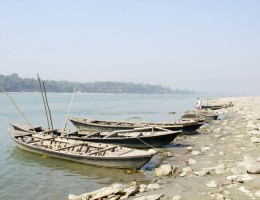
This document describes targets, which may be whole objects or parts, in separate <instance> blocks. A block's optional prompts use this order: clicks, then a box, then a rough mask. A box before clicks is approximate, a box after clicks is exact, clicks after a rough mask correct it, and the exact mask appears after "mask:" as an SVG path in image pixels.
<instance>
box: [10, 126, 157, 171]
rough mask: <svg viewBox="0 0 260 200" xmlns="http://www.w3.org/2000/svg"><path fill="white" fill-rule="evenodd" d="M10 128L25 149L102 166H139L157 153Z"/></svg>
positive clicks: (128, 167) (11, 133)
mask: <svg viewBox="0 0 260 200" xmlns="http://www.w3.org/2000/svg"><path fill="white" fill-rule="evenodd" d="M8 131H9V133H10V135H11V137H12V139H13V140H14V142H15V143H16V145H17V146H18V147H19V148H21V149H23V150H26V151H29V152H33V153H38V154H43V155H48V156H51V157H56V158H61V159H65V160H70V161H75V162H80V163H84V164H89V165H95V166H100V167H112V168H122V169H139V168H141V167H142V166H143V165H144V164H146V163H147V162H149V161H150V160H151V158H152V157H153V155H154V154H155V153H154V152H152V153H151V152H149V151H143V150H137V149H131V148H127V147H121V146H118V145H110V144H102V143H92V142H86V141H80V140H75V139H68V138H61V137H54V136H52V135H50V134H47V135H44V134H42V132H40V133H37V132H33V131H19V130H14V129H8Z"/></svg>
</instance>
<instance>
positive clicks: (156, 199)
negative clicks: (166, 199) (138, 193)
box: [133, 194, 164, 200]
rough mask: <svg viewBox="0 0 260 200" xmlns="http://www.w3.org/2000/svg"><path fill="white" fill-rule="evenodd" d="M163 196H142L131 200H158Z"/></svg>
mask: <svg viewBox="0 0 260 200" xmlns="http://www.w3.org/2000/svg"><path fill="white" fill-rule="evenodd" d="M162 196H164V195H163V194H155V195H149V196H143V197H138V198H135V199H133V200H159V199H160V198H161V197H162Z"/></svg>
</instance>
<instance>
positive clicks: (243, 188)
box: [238, 186, 253, 197]
mask: <svg viewBox="0 0 260 200" xmlns="http://www.w3.org/2000/svg"><path fill="white" fill-rule="evenodd" d="M238 190H240V191H241V192H244V193H245V194H246V195H247V196H249V197H252V196H253V194H252V192H251V191H250V190H249V189H247V188H245V187H243V186H241V187H239V188H238Z"/></svg>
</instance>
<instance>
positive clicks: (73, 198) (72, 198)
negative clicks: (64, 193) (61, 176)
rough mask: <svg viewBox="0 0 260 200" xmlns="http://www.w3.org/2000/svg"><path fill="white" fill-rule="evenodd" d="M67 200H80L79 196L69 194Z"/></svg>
mask: <svg viewBox="0 0 260 200" xmlns="http://www.w3.org/2000/svg"><path fill="white" fill-rule="evenodd" d="M68 200H81V196H77V195H74V194H69V197H68Z"/></svg>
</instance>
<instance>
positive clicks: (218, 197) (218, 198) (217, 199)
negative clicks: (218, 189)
mask: <svg viewBox="0 0 260 200" xmlns="http://www.w3.org/2000/svg"><path fill="white" fill-rule="evenodd" d="M224 199H225V197H224V196H223V194H220V193H217V194H216V196H215V200H224Z"/></svg>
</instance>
